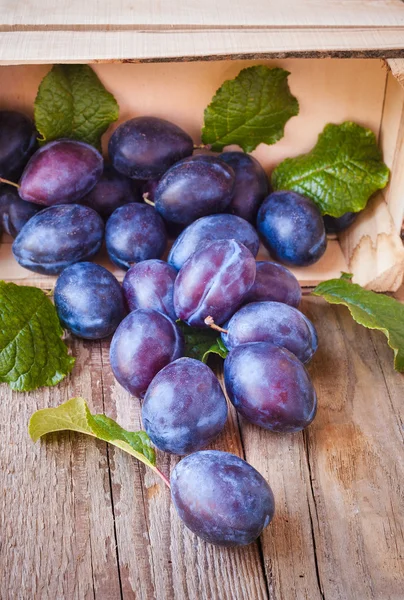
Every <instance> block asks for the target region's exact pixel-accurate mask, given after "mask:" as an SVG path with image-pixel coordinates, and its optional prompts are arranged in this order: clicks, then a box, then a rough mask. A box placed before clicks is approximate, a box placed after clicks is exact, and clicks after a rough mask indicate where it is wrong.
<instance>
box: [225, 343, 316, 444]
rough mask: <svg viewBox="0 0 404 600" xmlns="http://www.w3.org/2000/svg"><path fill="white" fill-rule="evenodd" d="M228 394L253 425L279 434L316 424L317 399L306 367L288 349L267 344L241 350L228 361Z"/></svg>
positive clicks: (233, 351)
mask: <svg viewBox="0 0 404 600" xmlns="http://www.w3.org/2000/svg"><path fill="white" fill-rule="evenodd" d="M224 380H225V385H226V391H227V394H228V396H229V398H230V400H231V402H232V403H233V404H234V406H235V408H236V409H237V411H238V412H239V413H240V414H241V415H242V416H243V417H244V418H245V419H246V420H247V421H249V422H250V423H253V424H254V425H258V426H259V427H263V428H264V429H269V430H271V431H275V432H279V433H291V432H296V431H301V430H302V429H304V428H305V427H307V426H308V425H310V423H311V422H312V421H313V419H314V417H315V414H316V410H317V397H316V392H315V390H314V387H313V384H312V382H311V380H310V377H309V375H308V373H307V371H306V369H305V368H304V365H303V364H302V363H301V362H300V361H299V360H298V359H297V358H296V356H295V355H294V354H292V353H291V352H289V351H288V350H286V349H285V348H278V347H277V346H274V345H272V344H269V343H266V342H253V343H251V344H243V345H241V346H237V347H236V348H234V350H232V351H231V352H229V354H228V355H227V357H226V359H225V361H224Z"/></svg>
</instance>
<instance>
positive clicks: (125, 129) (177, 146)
mask: <svg viewBox="0 0 404 600" xmlns="http://www.w3.org/2000/svg"><path fill="white" fill-rule="evenodd" d="M193 151H194V145H193V141H192V139H191V138H190V137H189V135H187V134H186V133H185V132H184V131H183V130H182V129H180V128H179V127H177V126H176V125H174V124H172V123H169V122H167V121H164V120H162V119H158V118H154V117H138V118H134V119H131V120H129V121H127V122H125V123H123V124H121V125H120V126H119V127H118V128H117V129H116V131H115V132H114V134H113V135H112V137H111V140H110V142H109V160H110V164H107V165H104V161H103V158H102V156H101V154H100V153H99V152H98V151H97V150H96V149H95V148H93V147H92V146H90V145H88V144H85V143H83V142H79V141H74V140H68V139H61V140H57V141H53V142H50V143H48V144H46V145H44V146H42V147H41V148H40V149H37V148H36V134H35V128H34V126H33V124H32V123H31V122H30V120H29V119H27V118H26V117H25V116H24V115H21V114H19V113H15V112H6V111H4V112H0V177H1V178H2V179H3V181H4V180H14V181H16V180H17V179H18V180H19V184H18V187H10V186H9V185H7V184H3V185H2V187H1V189H0V215H1V221H0V222H1V224H2V227H3V229H4V230H5V231H6V232H8V233H9V234H11V235H12V236H15V241H14V243H13V253H14V256H15V258H16V259H17V261H18V262H19V264H20V265H22V266H23V267H25V268H27V269H31V270H32V271H35V272H38V273H42V274H50V275H55V274H57V275H59V277H58V280H57V283H56V287H55V290H54V301H55V306H56V310H57V312H58V315H59V318H60V321H61V323H62V324H63V326H64V327H65V328H66V329H68V330H69V331H71V332H72V333H73V334H75V335H77V336H79V337H82V338H86V339H101V338H105V337H107V336H111V335H113V337H112V342H111V348H110V362H111V366H112V370H113V372H114V375H115V377H116V379H117V380H118V382H119V383H120V384H121V385H122V386H123V387H124V388H125V389H126V390H128V391H129V392H130V393H131V394H132V395H133V396H136V397H138V398H142V399H143V402H142V419H143V424H144V428H145V430H146V432H147V433H148V435H149V436H150V438H151V440H152V442H153V443H154V444H155V446H156V447H157V448H159V449H160V450H163V451H165V452H171V453H174V454H179V455H189V456H187V457H186V458H184V459H183V460H181V461H180V462H179V463H178V465H177V466H176V467H175V469H174V471H173V473H172V477H171V492H172V499H173V502H174V504H175V507H176V509H177V511H178V514H179V515H180V517H181V518H182V520H183V521H184V522H185V524H186V525H187V526H188V527H189V528H190V529H191V530H192V531H194V532H195V533H196V534H197V535H199V536H201V537H202V538H204V539H205V540H208V541H209V542H212V543H215V544H222V545H243V544H248V543H250V542H251V541H253V540H254V539H256V537H257V536H258V535H259V534H260V532H261V531H262V529H263V528H264V527H265V526H266V525H267V524H268V523H269V522H270V520H271V519H272V516H273V512H274V500H273V495H272V492H271V489H270V487H269V486H268V484H267V483H266V482H265V480H264V479H263V477H262V476H261V475H260V474H259V473H258V472H257V471H256V470H255V469H253V467H251V466H250V465H248V464H247V463H246V462H244V461H243V460H241V459H240V458H238V457H236V456H233V455H231V454H228V453H225V452H217V451H209V450H208V451H206V450H205V451H203V450H202V449H203V448H205V447H206V446H207V445H209V444H210V443H211V442H212V441H213V440H214V439H215V438H216V436H217V435H218V434H220V432H221V431H222V430H223V427H224V425H225V423H226V419H227V412H228V408H227V402H226V398H225V396H224V393H223V391H222V388H221V386H220V384H219V381H218V379H217V378H216V376H215V375H214V373H213V371H212V370H211V369H210V368H209V367H207V366H206V365H205V364H203V363H202V362H200V361H198V360H195V359H193V358H187V357H184V356H183V355H184V338H183V334H182V333H181V330H180V329H179V327H178V325H177V323H176V321H177V320H178V319H180V320H181V321H183V322H185V323H186V324H187V325H189V326H190V327H191V328H192V327H193V328H207V327H213V328H215V329H218V330H219V331H220V332H221V337H222V341H223V343H224V345H225V346H226V348H227V349H228V350H229V353H228V355H227V358H226V359H225V362H224V380H225V387H226V392H227V394H228V397H229V398H230V401H231V402H232V404H233V405H234V407H235V408H236V410H237V411H238V412H239V413H240V414H241V415H242V416H243V417H244V418H245V419H246V420H247V421H249V422H251V423H253V424H255V425H257V426H260V427H263V428H265V429H268V430H270V431H274V432H296V431H300V430H302V429H303V428H304V427H306V426H307V425H309V424H310V423H311V421H312V420H313V418H314V416H315V412H316V404H317V401H316V394H315V391H314V388H313V385H312V383H311V381H310V378H309V375H308V373H307V371H306V369H305V366H304V364H305V363H307V362H308V361H309V360H310V359H311V357H312V356H313V354H314V352H315V351H316V348H317V335H316V331H315V328H314V326H313V324H312V323H311V322H310V321H309V320H308V319H307V317H305V315H303V314H302V313H301V312H300V311H299V310H298V306H299V303H300V300H301V290H300V286H299V284H298V282H297V280H296V278H295V277H294V275H293V274H292V273H291V272H290V271H289V270H288V269H287V268H286V267H284V266H282V265H281V264H278V263H275V262H270V261H265V262H256V260H255V258H256V256H257V253H258V249H259V236H258V233H259V235H260V237H261V240H262V242H263V244H264V245H265V246H266V248H267V249H268V250H269V252H270V254H271V256H272V257H273V258H275V259H276V260H278V261H279V262H282V263H284V264H286V265H300V266H302V265H310V264H312V263H314V262H315V261H317V260H318V259H319V258H320V257H321V256H322V255H323V253H324V251H325V248H326V239H327V238H326V230H325V226H324V221H323V218H322V216H321V214H320V212H319V210H318V209H317V207H316V206H315V205H314V204H313V202H311V200H309V199H308V198H305V197H303V196H301V195H299V194H296V193H293V192H289V191H277V192H274V193H270V189H269V183H268V179H267V176H266V174H265V172H264V170H263V169H262V167H261V166H260V164H259V163H258V162H257V161H256V160H255V159H254V158H253V157H251V156H249V155H248V154H244V153H242V152H224V153H222V154H220V155H214V154H212V153H202V154H201V153H200V154H195V155H194V154H193ZM144 200H145V201H144ZM254 224H256V229H255V228H254V226H253V225H254ZM329 227H330V228H333V230H338V228H339V224H338V222H335V220H334V221H331V222H330V223H329ZM257 230H258V233H257ZM173 235H175V236H177V237H176V239H175V241H174V243H173V245H172V247H171V249H170V251H169V254H168V258H167V261H166V262H165V261H163V260H161V258H162V256H163V255H165V252H166V251H167V240H168V237H172V236H173ZM104 240H105V245H106V249H107V252H108V254H109V256H110V258H111V260H112V261H113V262H114V263H115V264H116V265H118V266H119V267H121V268H122V269H125V270H126V271H127V273H126V275H125V278H124V280H123V285H122V286H121V285H120V284H119V282H118V281H117V279H116V278H115V277H114V276H113V275H112V273H110V272H109V271H108V270H106V269H105V268H104V267H102V266H100V265H97V264H95V263H92V262H88V261H89V259H92V258H93V257H94V256H95V255H96V254H97V253H98V252H99V250H100V248H101V246H102V244H103V241H104Z"/></svg>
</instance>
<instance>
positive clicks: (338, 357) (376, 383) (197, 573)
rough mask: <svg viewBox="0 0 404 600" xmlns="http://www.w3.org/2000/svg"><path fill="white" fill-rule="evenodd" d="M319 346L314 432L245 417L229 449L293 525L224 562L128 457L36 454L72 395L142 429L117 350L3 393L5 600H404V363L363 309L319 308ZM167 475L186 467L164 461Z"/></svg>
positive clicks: (0, 562) (53, 439) (79, 445)
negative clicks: (44, 416) (36, 416)
mask: <svg viewBox="0 0 404 600" xmlns="http://www.w3.org/2000/svg"><path fill="white" fill-rule="evenodd" d="M303 310H304V311H305V312H306V313H307V314H308V315H309V316H310V317H311V318H312V319H313V321H314V323H315V325H316V327H317V328H318V331H319V338H320V349H319V351H318V353H317V355H316V357H315V358H314V360H313V361H312V364H311V365H310V367H309V369H310V372H311V375H312V376H313V378H314V382H315V386H316V388H317V392H318V397H319V410H318V414H317V417H316V419H315V421H314V423H313V424H312V425H311V426H310V427H309V429H308V430H307V431H305V432H304V433H299V434H294V435H273V434H270V433H269V432H266V431H264V430H260V429H257V428H256V427H253V426H251V425H248V424H246V423H245V422H242V421H238V420H237V418H236V416H235V414H234V411H232V412H231V417H230V419H229V422H228V425H227V427H226V431H225V433H224V434H223V435H222V436H221V437H220V439H219V440H218V441H217V443H216V444H215V448H219V449H223V450H224V449H226V450H229V451H230V452H233V453H236V454H238V455H240V456H243V457H245V458H246V459H247V460H248V461H249V462H250V463H251V464H252V465H254V467H256V468H257V469H258V470H259V471H260V472H261V473H262V474H263V475H264V477H265V478H266V479H267V480H268V481H269V482H270V484H271V486H272V488H273V490H274V494H275V498H276V502H277V512H276V517H275V519H274V521H273V522H272V524H271V525H270V526H269V527H268V528H267V530H266V531H265V532H264V534H263V535H262V537H261V539H260V540H259V541H258V542H257V543H255V544H252V545H250V546H248V547H246V548H241V549H221V548H216V547H213V546H210V545H208V544H205V543H204V542H202V541H200V540H199V539H198V538H196V537H195V536H193V535H192V534H190V532H189V531H187V530H186V529H185V528H184V527H183V526H182V524H181V522H180V520H179V519H178V518H177V516H176V513H175V511H174V509H173V506H172V505H171V502H170V497H169V493H168V491H167V489H165V488H164V487H163V485H161V484H160V482H159V481H157V480H156V478H155V476H154V474H153V473H152V472H148V471H147V470H146V468H145V467H143V465H141V464H139V463H138V462H136V460H134V459H132V458H131V457H130V456H128V455H126V454H124V453H123V452H121V451H119V450H117V449H115V448H113V447H111V446H107V445H106V444H105V443H101V442H97V441H94V440H92V439H89V438H88V437H86V436H83V435H79V434H73V433H71V434H69V433H66V434H59V435H51V436H48V438H47V439H46V440H45V441H42V442H41V443H38V444H37V445H34V444H33V443H32V442H31V440H30V438H29V437H28V434H27V422H28V419H29V417H30V415H31V413H32V412H33V411H34V410H36V409H38V408H42V407H46V406H55V405H57V404H59V403H60V402H63V401H65V400H67V399H68V398H70V397H72V396H77V395H81V396H84V397H85V398H87V400H88V402H89V404H90V406H91V407H92V408H93V409H94V410H96V411H98V412H105V413H106V414H107V415H109V416H111V417H113V418H116V419H117V420H118V421H119V422H120V424H122V425H123V426H125V427H127V428H129V429H138V428H140V416H139V415H140V411H139V402H138V401H137V400H134V399H133V398H131V397H130V396H129V394H127V393H126V392H124V391H123V389H122V388H121V387H120V386H119V385H118V384H117V383H116V382H115V381H114V379H113V376H112V374H111V371H110V368H109V365H108V344H107V343H102V344H100V343H85V342H84V343H83V342H79V341H77V340H72V341H71V345H72V350H73V352H74V354H75V355H76V356H77V357H78V360H77V366H76V368H75V370H74V374H73V375H72V376H71V377H70V378H69V379H68V380H66V381H65V382H64V383H63V384H61V385H59V386H58V387H56V388H53V389H46V390H41V391H40V392H39V393H36V394H16V393H11V392H10V391H9V390H8V388H7V387H6V386H4V385H3V386H1V387H0V396H1V403H0V413H1V414H0V424H1V425H0V427H1V438H0V445H1V455H0V466H1V467H0V490H1V500H0V506H1V508H0V519H1V524H0V529H1V534H0V535H1V539H0V571H1V581H0V597H1V599H2V600H17V599H18V600H46V599H50V600H62V599H63V600H73V599H77V600H83V599H87V598H95V599H97V600H115V599H120V598H124V599H125V600H129V599H132V598H136V599H142V600H151V599H153V598H156V599H157V600H163V599H164V600H165V599H167V600H172V599H175V600H187V599H192V600H194V599H195V600H196V599H197V600H216V599H217V600H226V599H228V600H239V599H245V600H259V599H267V598H270V599H276V600H280V599H284V600H295V599H296V600H302V599H307V600H317V599H325V600H339V599H341V600H342V599H344V600H367V599H376V598H377V599H379V600H402V599H403V597H404V524H403V514H404V510H403V509H404V505H403V487H404V453H403V417H404V408H403V406H404V405H403V396H404V377H403V376H402V375H399V374H397V373H395V372H394V370H393V367H392V351H391V350H390V349H389V348H388V347H387V344H386V341H385V338H384V337H383V335H382V334H381V333H379V332H370V331H368V330H366V329H364V328H362V327H360V326H359V325H356V324H355V323H354V322H353V321H352V319H351V318H350V316H349V314H348V311H347V309H345V308H342V307H331V306H328V305H327V304H326V303H325V302H323V301H321V300H319V299H314V298H306V299H305V300H304V302H303ZM158 460H159V462H160V465H161V467H162V470H163V471H165V472H166V473H167V474H168V473H169V471H170V469H172V468H173V466H174V464H175V462H176V459H175V458H171V459H170V458H169V457H168V456H159V457H158Z"/></svg>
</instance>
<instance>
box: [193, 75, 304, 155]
mask: <svg viewBox="0 0 404 600" xmlns="http://www.w3.org/2000/svg"><path fill="white" fill-rule="evenodd" d="M288 75H289V73H288V71H284V70H283V69H279V68H274V69H270V68H268V67H265V66H263V65H259V66H255V67H248V68H247V69H243V70H242V71H240V73H239V74H238V75H237V77H236V78H235V79H230V80H228V81H225V82H224V83H223V85H222V86H221V87H220V88H219V89H218V90H217V92H216V94H215V96H214V97H213V100H212V102H211V103H210V104H209V106H208V107H207V108H206V109H205V124H204V126H203V129H202V141H203V143H204V144H210V145H211V147H212V150H215V151H218V152H220V151H221V150H222V149H223V148H224V146H229V145H230V144H238V145H239V146H240V147H241V148H242V149H243V150H244V151H245V152H251V151H252V150H254V148H256V147H257V146H258V144H261V143H262V142H264V143H265V144H275V142H277V141H278V140H280V139H281V138H282V137H283V135H284V127H285V124H286V123H287V121H288V120H289V119H290V118H291V117H293V116H295V115H297V114H298V112H299V103H298V101H297V100H296V98H295V97H294V96H292V94H291V92H290V89H289V86H288V82H287V78H288Z"/></svg>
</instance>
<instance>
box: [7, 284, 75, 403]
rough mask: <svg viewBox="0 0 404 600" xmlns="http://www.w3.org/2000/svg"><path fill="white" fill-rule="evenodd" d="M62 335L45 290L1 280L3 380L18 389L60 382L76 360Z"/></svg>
mask: <svg viewBox="0 0 404 600" xmlns="http://www.w3.org/2000/svg"><path fill="white" fill-rule="evenodd" d="M62 335H63V329H62V327H61V326H60V323H59V319H58V316H57V313H56V309H55V307H54V306H53V304H52V302H51V301H50V299H49V298H48V296H47V295H46V294H45V293H44V292H43V291H42V290H40V289H38V288H35V287H26V286H18V285H15V284H14V283H5V282H4V281H0V382H3V383H8V384H9V386H10V387H11V389H13V390H17V391H19V392H27V391H30V390H35V389H36V388H38V387H41V386H44V385H48V386H50V385H56V384H57V383H59V382H60V381H61V380H62V379H63V378H64V377H65V376H66V375H67V374H68V373H70V371H71V370H72V368H73V365H74V362H75V359H74V358H73V357H72V356H69V355H68V349H67V346H66V345H65V344H64V343H63V341H62V340H61V337H62Z"/></svg>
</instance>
